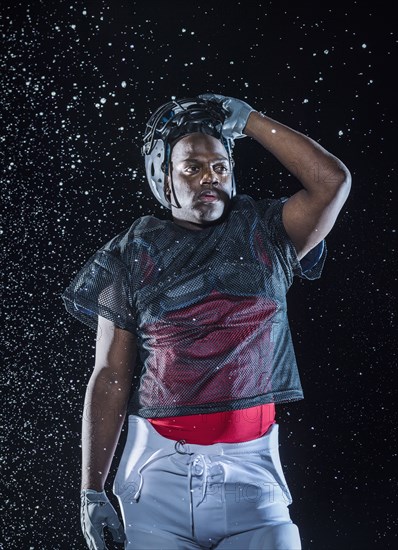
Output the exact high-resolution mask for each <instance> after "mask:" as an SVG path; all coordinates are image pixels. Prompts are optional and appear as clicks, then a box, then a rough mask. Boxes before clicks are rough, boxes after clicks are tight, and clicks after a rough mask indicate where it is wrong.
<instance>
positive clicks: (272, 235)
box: [62, 195, 326, 418]
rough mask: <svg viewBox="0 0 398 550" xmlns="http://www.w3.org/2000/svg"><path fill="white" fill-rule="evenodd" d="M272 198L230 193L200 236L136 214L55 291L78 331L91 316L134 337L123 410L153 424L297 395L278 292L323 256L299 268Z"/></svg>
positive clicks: (320, 253) (310, 271)
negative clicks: (221, 215)
mask: <svg viewBox="0 0 398 550" xmlns="http://www.w3.org/2000/svg"><path fill="white" fill-rule="evenodd" d="M284 200H285V199H280V200H262V201H258V202H256V201H254V200H253V199H252V198H250V197H248V196H246V195H238V196H236V197H234V199H232V201H231V208H230V211H229V214H228V216H227V217H226V219H225V220H224V221H223V222H221V223H220V224H218V225H215V226H211V227H208V228H205V229H202V230H200V231H197V230H189V229H186V228H183V227H181V226H179V225H176V224H175V223H174V222H172V221H171V220H170V221H169V220H159V219H157V218H155V217H153V216H145V217H142V218H140V219H138V220H137V221H135V222H134V223H133V225H132V226H131V227H130V228H129V229H127V230H126V231H124V232H122V233H120V234H119V235H117V236H116V237H115V238H113V239H112V240H111V241H109V242H108V243H107V244H105V245H104V246H103V247H102V248H101V249H100V250H99V251H98V252H96V253H95V254H94V255H93V256H92V257H91V258H90V259H89V261H88V262H87V263H86V264H85V265H84V267H83V268H82V270H81V271H80V272H79V273H78V275H77V276H76V277H75V279H74V280H73V281H72V283H71V284H70V286H69V287H68V288H67V289H66V290H65V292H64V293H63V295H62V298H63V300H64V302H65V305H66V308H67V310H68V311H69V312H70V313H71V314H73V315H74V316H75V317H77V318H78V319H79V320H81V321H83V322H84V323H86V324H87V325H88V326H90V327H92V328H93V329H96V328H97V320H98V317H97V316H98V315H101V316H103V317H106V318H107V319H109V320H111V321H113V322H114V323H115V324H116V325H117V326H119V327H121V328H123V329H126V330H129V331H132V332H134V333H135V334H136V337H137V342H138V349H139V362H140V364H141V377H140V385H139V389H138V392H136V395H135V398H134V400H133V401H132V403H134V405H132V404H131V407H130V411H129V412H134V413H136V414H140V415H141V416H144V417H147V418H156V417H166V416H178V415H188V414H199V413H209V412H220V411H226V410H236V409H243V408H247V407H251V406H254V405H259V404H264V403H270V402H276V403H282V402H287V401H293V400H298V399H302V398H303V393H302V388H301V384H300V378H299V373H298V369H297V365H296V360H295V355H294V350H293V344H292V340H291V335H290V329H289V325H288V318H287V312H286V293H287V290H288V289H289V287H290V285H291V284H292V280H293V276H294V275H298V276H300V277H304V278H306V279H316V278H318V277H319V276H320V273H321V270H322V266H323V263H324V259H325V255H326V248H325V246H324V243H321V245H319V246H318V247H317V249H315V251H312V255H308V256H306V258H305V259H304V261H302V262H301V263H300V262H299V260H298V259H297V255H296V252H295V249H294V247H293V245H292V243H291V241H290V239H289V237H288V236H287V234H286V232H285V229H284V227H283V224H282V206H283V202H284ZM310 256H312V257H310ZM314 256H317V257H316V258H314ZM306 264H307V265H306ZM311 264H312V265H311Z"/></svg>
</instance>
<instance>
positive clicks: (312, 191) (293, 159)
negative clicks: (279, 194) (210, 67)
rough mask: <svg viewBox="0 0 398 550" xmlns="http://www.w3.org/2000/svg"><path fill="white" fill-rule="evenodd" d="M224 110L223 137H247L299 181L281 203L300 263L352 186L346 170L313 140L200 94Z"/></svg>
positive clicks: (229, 100) (241, 105)
mask: <svg viewBox="0 0 398 550" xmlns="http://www.w3.org/2000/svg"><path fill="white" fill-rule="evenodd" d="M200 97H202V98H204V99H207V100H210V101H215V102H217V103H220V104H222V106H223V107H224V108H225V110H226V111H227V113H228V114H227V116H226V119H225V121H224V124H223V129H222V133H223V136H224V137H225V138H226V139H232V140H235V139H237V138H242V137H245V136H250V137H252V138H254V139H255V140H256V141H258V142H259V143H261V145H262V146H263V147H265V148H266V149H267V150H268V151H269V152H270V153H272V154H273V155H274V156H275V157H276V158H277V159H278V160H279V161H280V162H281V163H282V164H283V166H284V167H285V168H286V169H287V170H289V172H291V173H292V174H293V175H294V176H296V178H297V179H298V180H299V181H300V183H301V184H302V186H303V189H301V190H300V191H298V192H297V193H295V194H294V195H293V196H291V197H290V198H289V199H288V200H287V201H286V202H285V204H284V205H283V214H282V217H283V224H284V226H285V229H286V232H287V234H288V235H289V237H290V239H291V240H292V242H293V244H294V246H295V248H296V251H297V255H298V257H299V258H300V259H301V258H302V257H303V256H305V255H306V254H307V253H308V252H309V251H310V250H311V249H312V248H314V247H315V246H316V245H317V244H318V243H320V242H321V241H322V239H324V238H325V237H326V235H327V234H328V233H329V231H330V230H331V229H332V227H333V225H334V223H335V221H336V218H337V216H338V214H339V212H340V210H341V208H342V206H343V204H344V203H345V201H346V199H347V196H348V193H349V191H350V187H351V175H350V172H349V171H348V169H347V167H346V166H345V165H344V164H343V163H342V162H341V161H340V160H339V159H338V158H336V157H335V156H333V155H332V154H331V153H329V152H328V151H326V149H324V148H323V147H322V146H321V145H319V144H318V143H316V142H315V141H314V140H312V139H311V138H309V137H307V136H305V135H304V134H301V133H300V132H297V131H296V130H292V129H291V128H289V127H288V126H285V125H284V124H281V123H279V122H277V121H276V120H273V119H271V118H269V117H267V116H265V115H263V114H260V113H259V112H257V111H256V110H255V109H253V107H251V106H250V105H248V104H247V103H245V102H244V101H241V100H240V99H235V98H233V97H226V96H222V95H217V94H202V95H201V96H200Z"/></svg>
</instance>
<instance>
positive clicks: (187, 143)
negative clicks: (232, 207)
mask: <svg viewBox="0 0 398 550" xmlns="http://www.w3.org/2000/svg"><path fill="white" fill-rule="evenodd" d="M170 170H171V171H172V172H171V175H172V179H173V185H174V191H175V194H176V197H177V200H178V203H179V204H180V206H181V208H176V206H175V205H174V201H175V199H174V197H173V195H172V194H170V189H171V182H170V178H168V179H167V185H166V193H168V196H169V199H170V201H171V204H172V215H173V218H174V221H175V223H178V224H179V225H183V226H185V227H188V228H190V229H202V228H203V226H206V225H210V224H212V223H214V222H217V220H219V219H220V218H221V216H222V215H223V214H224V212H225V211H226V208H227V206H228V204H229V201H230V197H231V191H232V171H231V166H230V162H229V159H228V154H227V151H226V150H225V147H224V146H223V144H222V143H221V142H220V141H219V140H218V139H216V138H214V137H212V136H208V135H206V134H199V133H196V134H189V135H187V136H185V137H184V138H182V139H181V140H180V141H178V142H177V143H176V145H175V146H174V148H173V151H172V154H171V166H170ZM173 205H174V206H173Z"/></svg>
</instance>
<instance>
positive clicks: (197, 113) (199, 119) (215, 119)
mask: <svg viewBox="0 0 398 550" xmlns="http://www.w3.org/2000/svg"><path fill="white" fill-rule="evenodd" d="M226 116H227V111H226V110H225V109H224V107H222V105H220V104H219V103H216V102H214V101H210V100H207V99H202V98H199V97H197V98H187V99H181V100H174V101H171V102H169V103H166V104H164V105H162V106H161V107H159V109H158V110H157V111H155V113H154V114H153V115H152V116H151V118H150V119H149V121H148V123H147V126H146V130H145V134H144V145H143V147H142V154H143V155H144V157H145V172H146V176H147V179H148V182H149V185H150V188H151V191H152V193H153V194H154V196H155V197H156V199H157V200H158V201H159V202H160V203H161V204H162V205H163V206H165V207H166V208H171V204H170V202H169V200H168V199H167V197H166V195H165V192H164V188H165V178H166V175H167V173H168V168H169V164H170V157H171V150H172V146H173V145H174V143H175V142H176V141H178V139H180V138H182V137H183V136H186V135H188V134H193V133H196V132H199V133H203V134H208V135H210V136H213V137H215V138H216V139H218V140H220V141H221V142H222V143H223V145H224V147H225V149H226V151H227V153H228V158H229V161H230V163H231V168H232V166H233V159H232V149H233V146H234V142H233V140H231V139H225V138H224V137H223V135H222V127H223V123H224V120H225V118H226ZM235 192H236V190H235V180H234V176H233V173H232V195H235Z"/></svg>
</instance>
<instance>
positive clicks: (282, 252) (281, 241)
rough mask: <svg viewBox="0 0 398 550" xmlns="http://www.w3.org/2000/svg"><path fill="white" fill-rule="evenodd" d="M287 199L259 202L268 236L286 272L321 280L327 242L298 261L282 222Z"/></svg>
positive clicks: (322, 242) (258, 205)
mask: <svg viewBox="0 0 398 550" xmlns="http://www.w3.org/2000/svg"><path fill="white" fill-rule="evenodd" d="M286 200H287V197H283V198H281V199H276V200H264V201H258V202H257V203H256V207H257V209H258V211H259V213H260V215H261V218H262V220H263V222H264V224H265V226H266V228H267V231H268V234H269V236H270V238H271V240H272V242H273V244H274V246H275V248H276V251H277V254H278V256H279V258H280V260H281V261H282V262H283V263H285V271H286V274H287V275H288V278H289V279H290V277H289V275H290V274H293V275H296V276H298V277H301V278H302V279H309V280H314V279H319V278H320V276H321V274H322V269H323V266H324V263H325V259H326V255H327V249H326V243H325V241H324V240H323V241H321V242H320V243H319V244H318V245H317V246H316V247H314V248H313V249H312V250H310V251H309V252H308V254H306V255H305V256H304V257H303V258H302V259H301V260H299V259H298V257H297V253H296V249H295V247H294V245H293V243H292V241H291V239H290V237H289V235H288V234H287V233H286V230H285V227H284V225H283V221H282V209H283V204H284V202H286Z"/></svg>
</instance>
